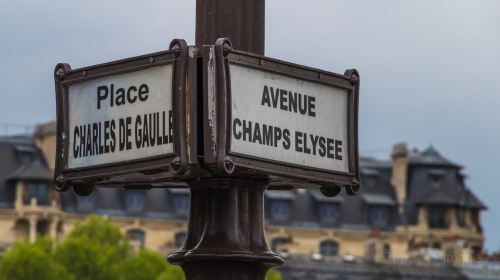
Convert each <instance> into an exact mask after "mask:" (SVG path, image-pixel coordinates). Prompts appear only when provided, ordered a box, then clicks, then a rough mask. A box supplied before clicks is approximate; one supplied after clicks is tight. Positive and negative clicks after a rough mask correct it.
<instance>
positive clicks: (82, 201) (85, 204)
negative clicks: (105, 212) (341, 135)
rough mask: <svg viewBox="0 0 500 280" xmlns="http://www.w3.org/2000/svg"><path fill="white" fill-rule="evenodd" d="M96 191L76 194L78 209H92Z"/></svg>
mask: <svg viewBox="0 0 500 280" xmlns="http://www.w3.org/2000/svg"><path fill="white" fill-rule="evenodd" d="M95 193H96V192H95V191H94V192H92V193H91V194H90V195H88V196H79V195H78V196H76V208H77V209H78V211H85V212H86V211H92V210H93V209H94V201H95Z"/></svg>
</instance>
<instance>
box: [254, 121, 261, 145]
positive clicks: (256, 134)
mask: <svg viewBox="0 0 500 280" xmlns="http://www.w3.org/2000/svg"><path fill="white" fill-rule="evenodd" d="M252 138H253V141H252V142H254V143H257V142H259V144H262V135H261V133H260V125H259V123H255V127H254V129H253V137H252Z"/></svg>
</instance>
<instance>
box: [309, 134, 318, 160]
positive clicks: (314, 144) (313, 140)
mask: <svg viewBox="0 0 500 280" xmlns="http://www.w3.org/2000/svg"><path fill="white" fill-rule="evenodd" d="M309 136H311V143H312V153H313V155H316V148H317V146H318V140H319V137H318V136H316V135H312V134H310V135H309Z"/></svg>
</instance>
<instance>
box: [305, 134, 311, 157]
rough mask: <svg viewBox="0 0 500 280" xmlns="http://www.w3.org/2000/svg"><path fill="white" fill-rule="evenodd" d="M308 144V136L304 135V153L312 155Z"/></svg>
mask: <svg viewBox="0 0 500 280" xmlns="http://www.w3.org/2000/svg"><path fill="white" fill-rule="evenodd" d="M307 142H308V140H307V134H306V133H304V153H306V154H311V149H309V148H308V147H307Z"/></svg>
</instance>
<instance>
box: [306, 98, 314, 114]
mask: <svg viewBox="0 0 500 280" xmlns="http://www.w3.org/2000/svg"><path fill="white" fill-rule="evenodd" d="M308 104H309V106H307V107H308V108H309V110H308V111H309V116H311V117H316V111H315V109H316V97H314V96H309V101H308Z"/></svg>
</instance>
